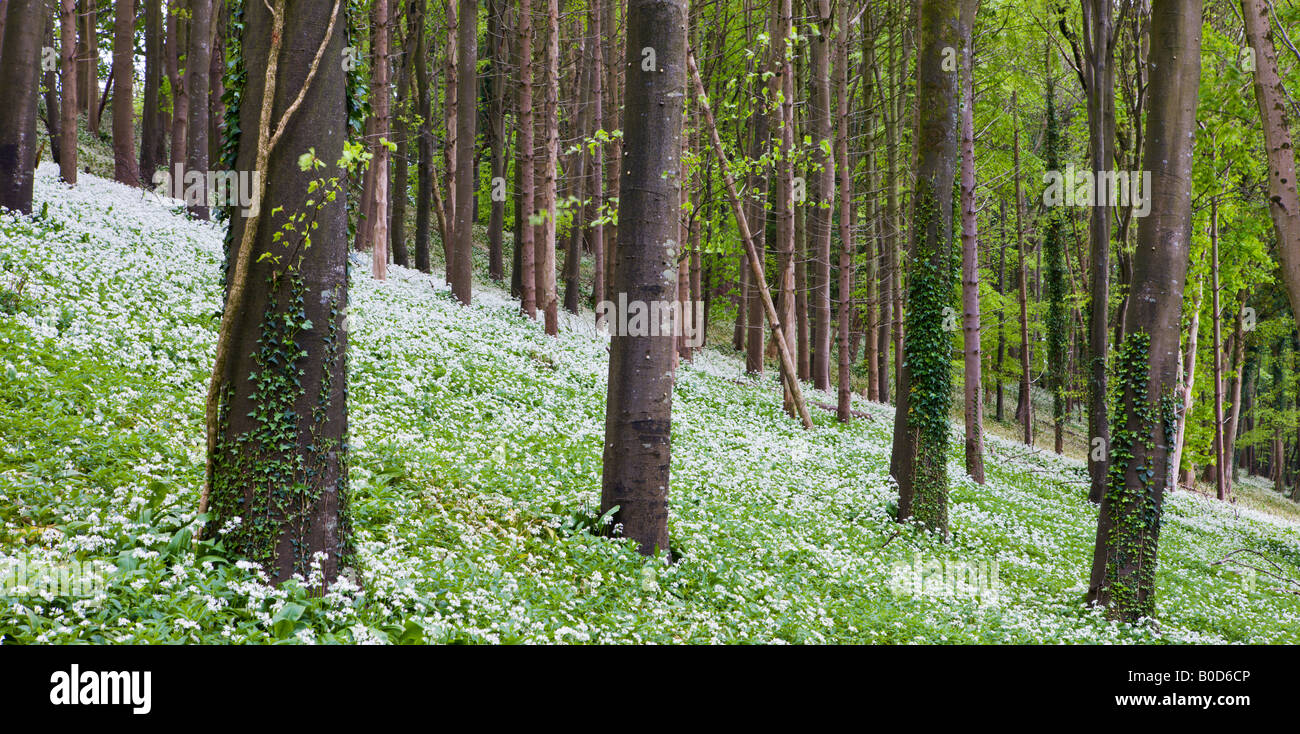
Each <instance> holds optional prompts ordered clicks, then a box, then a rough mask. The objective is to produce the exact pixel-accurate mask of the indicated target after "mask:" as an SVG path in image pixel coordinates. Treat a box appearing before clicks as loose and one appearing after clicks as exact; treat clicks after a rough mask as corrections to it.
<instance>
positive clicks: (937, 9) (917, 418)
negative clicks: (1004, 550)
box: [890, 0, 977, 537]
mask: <svg viewBox="0 0 1300 734" xmlns="http://www.w3.org/2000/svg"><path fill="white" fill-rule="evenodd" d="M976 3H977V0H921V5H920V16H919V18H920V21H919V24H918V30H919V38H918V40H917V50H918V53H919V55H918V57H917V58H918V60H919V61H918V64H917V68H916V88H917V92H916V108H917V117H916V137H915V139H917V140H924V141H927V144H925V145H918V146H917V150H916V166H915V168H916V188H915V193H914V194H913V198H912V217H911V219H912V222H913V225H912V245H911V250H912V252H911V262H912V270H911V272H910V273H909V274H908V293H907V303H908V308H907V313H906V318H907V328H906V332H905V334H904V338H903V351H904V355H905V356H904V360H903V369H902V370H901V371H900V374H899V381H898V409H897V413H896V417H895V419H894V450H893V459H892V461H891V466H890V471H891V473H892V474H893V476H894V479H895V480H897V482H898V489H899V498H898V520H899V521H900V522H901V521H904V520H908V519H913V518H914V519H915V520H916V521H917V522H919V523H920V524H922V525H925V526H927V527H929V528H931V529H932V530H934V531H936V532H937V533H939V535H940V536H941V537H946V536H947V535H948V463H947V456H948V432H949V428H950V424H949V409H950V406H951V404H952V392H951V391H952V365H951V363H952V357H951V355H952V335H951V333H949V331H948V330H947V329H945V328H944V326H945V324H944V322H945V321H946V315H945V313H944V310H945V308H949V305H948V304H949V302H950V301H951V293H952V276H951V273H952V267H951V266H952V259H953V255H954V253H953V245H952V234H953V226H952V223H953V218H952V214H953V188H954V186H953V185H954V183H955V179H956V170H955V165H956V162H957V160H958V147H959V137H960V136H959V131H958V122H957V121H958V119H959V115H960V112H961V109H960V108H961V95H960V91H959V89H958V87H957V74H955V73H953V72H954V71H955V69H944V65H945V61H944V59H945V56H948V55H949V54H951V51H952V49H962V48H965V47H966V44H969V43H970V34H971V25H970V23H973V22H974V17H975V6H976ZM968 19H969V20H968ZM945 49H947V51H945Z"/></svg>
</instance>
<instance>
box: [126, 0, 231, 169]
mask: <svg viewBox="0 0 1300 734" xmlns="http://www.w3.org/2000/svg"><path fill="white" fill-rule="evenodd" d="M209 9H210V8H209ZM113 86H114V87H116V88H117V89H116V90H115V91H114V92H113V178H115V179H117V180H118V181H121V182H122V183H124V184H126V185H128V186H139V185H140V167H139V164H138V163H137V162H136V158H135V94H134V91H135V1H134V0H117V5H116V8H115V10H114V16H113ZM146 116H147V113H146Z"/></svg>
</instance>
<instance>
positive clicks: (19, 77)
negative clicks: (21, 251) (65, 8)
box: [0, 0, 46, 214]
mask: <svg viewBox="0 0 1300 734" xmlns="http://www.w3.org/2000/svg"><path fill="white" fill-rule="evenodd" d="M8 11H9V12H8V20H7V21H6V22H5V28H4V34H5V35H4V57H3V58H2V59H0V207H4V208H7V209H13V210H14V211H19V212H23V213H24V214H30V213H31V211H32V178H33V174H34V173H35V170H36V97H37V93H38V91H39V89H40V87H39V81H38V80H39V78H40V73H41V31H42V27H41V24H42V22H43V20H44V19H45V17H46V16H45V13H44V11H43V8H42V3H41V2H40V1H39V0H9V8H8Z"/></svg>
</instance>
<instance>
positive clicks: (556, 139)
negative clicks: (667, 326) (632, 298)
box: [534, 0, 676, 336]
mask: <svg viewBox="0 0 1300 734" xmlns="http://www.w3.org/2000/svg"><path fill="white" fill-rule="evenodd" d="M637 54H638V58H640V49H637ZM543 59H544V61H543V64H542V67H543V69H542V70H543V73H544V75H545V85H546V86H545V101H544V103H543V105H542V109H543V113H542V121H543V124H544V126H545V133H544V134H545V137H546V144H545V149H546V153H545V155H546V159H545V160H544V161H543V163H542V182H543V184H542V195H541V204H540V206H539V209H540V210H541V211H540V215H541V217H542V223H541V234H542V237H541V241H540V242H535V243H534V247H535V249H536V257H535V265H536V268H537V309H538V310H539V311H541V312H542V315H543V317H544V319H545V327H546V333H547V334H548V335H550V336H555V335H556V334H558V333H559V303H558V298H557V294H556V289H555V224H556V222H555V215H556V204H557V201H556V184H557V183H558V179H557V176H558V170H557V169H558V165H559V152H560V117H559V115H560V6H559V0H547V2H546V48H545V52H544V53H543ZM673 220H674V222H675V221H676V217H674V218H673ZM615 267H616V269H617V265H616V266H615Z"/></svg>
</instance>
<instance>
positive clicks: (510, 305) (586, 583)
mask: <svg viewBox="0 0 1300 734" xmlns="http://www.w3.org/2000/svg"><path fill="white" fill-rule="evenodd" d="M36 199H37V204H36V214H35V216H34V217H33V218H30V219H28V218H19V217H16V216H13V215H10V214H3V215H0V520H2V521H3V522H2V526H0V563H2V564H3V565H0V572H5V571H6V570H7V571H8V572H9V574H10V579H11V582H10V583H7V584H5V585H4V586H3V587H0V639H2V640H3V642H72V641H85V642H96V643H99V642H218V643H219V642H321V643H324V642H345V643H353V642H357V643H372V642H391V643H409V642H503V643H507V642H596V643H609V642H656V643H675V642H692V643H695V642H790V643H822V642H866V643H871V642H888V643H913V642H915V643H945V642H947V643H983V642H1067V643H1073V642H1115V643H1129V642H1215V643H1220V642H1254V643H1265V642H1268V643H1276V642H1290V643H1294V642H1300V597H1297V596H1296V595H1294V594H1291V593H1287V592H1286V591H1285V590H1282V589H1280V588H1279V586H1281V584H1280V582H1274V581H1273V580H1271V579H1270V578H1268V577H1264V576H1260V577H1258V578H1254V577H1251V576H1250V575H1248V574H1246V573H1243V572H1242V571H1241V570H1240V569H1239V568H1235V567H1233V566H1231V565H1229V564H1218V565H1216V564H1215V562H1216V561H1218V560H1220V559H1222V558H1223V557H1224V556H1225V555H1226V554H1227V553H1229V552H1230V551H1232V550H1234V549H1238V548H1248V549H1251V550H1254V551H1257V552H1259V553H1261V554H1263V555H1264V556H1265V557H1266V558H1267V559H1268V561H1271V562H1272V563H1276V564H1277V567H1278V568H1280V569H1281V570H1282V572H1283V573H1285V574H1289V576H1290V577H1291V578H1296V577H1300V527H1298V526H1297V525H1296V524H1295V523H1294V522H1290V521H1286V520H1282V519H1279V518H1277V517H1274V516H1273V515H1268V514H1264V513H1262V512H1258V511H1253V510H1247V509H1244V508H1241V507H1233V506H1228V505H1225V504H1223V503H1218V502H1214V501H1211V500H1206V499H1203V498H1200V497H1199V496H1196V495H1190V494H1187V493H1177V494H1174V495H1171V496H1170V497H1169V498H1168V501H1167V502H1166V509H1167V511H1166V514H1165V523H1164V526H1163V530H1162V533H1161V543H1160V567H1159V572H1158V622H1154V623H1153V622H1147V623H1144V624H1142V625H1139V626H1136V627H1129V626H1126V625H1117V624H1114V623H1110V622H1107V621H1105V620H1104V619H1103V618H1102V617H1101V615H1099V614H1098V613H1097V612H1096V611H1094V610H1089V609H1087V608H1086V607H1085V606H1084V604H1083V602H1082V597H1083V594H1084V591H1085V589H1086V583H1087V573H1088V567H1089V564H1090V561H1091V553H1092V546H1093V542H1094V539H1095V532H1096V530H1095V528H1096V509H1095V507H1093V506H1091V505H1089V503H1088V502H1087V501H1086V499H1085V497H1084V495H1085V492H1086V485H1085V484H1084V478H1085V475H1084V472H1083V467H1082V465H1080V464H1079V463H1078V462H1076V461H1072V460H1067V459H1061V458H1057V457H1055V456H1052V455H1050V454H1048V453H1043V452H1035V451H1033V450H1030V449H1028V448H1026V447H1024V446H1021V445H1019V444H1015V443H1010V442H1005V441H1002V440H1000V439H996V438H992V437H990V438H989V439H988V440H989V444H990V445H989V447H988V448H989V461H988V463H989V473H990V476H989V481H988V484H987V485H986V486H984V487H979V486H976V485H974V484H973V483H971V482H970V481H969V480H967V479H965V478H964V476H963V471H962V469H961V466H962V464H961V458H960V454H959V452H960V450H961V443H960V440H959V433H960V432H959V431H958V432H957V434H956V435H955V438H954V441H953V444H952V453H951V454H950V457H949V461H950V463H949V467H950V469H949V471H950V474H951V475H952V476H953V477H961V478H960V479H955V480H954V482H953V489H952V528H953V537H952V538H951V542H949V543H943V542H940V539H938V538H936V537H933V536H931V535H930V534H928V533H925V532H923V531H919V530H916V529H914V528H912V527H910V526H900V525H898V524H897V523H895V522H893V521H892V519H891V517H890V514H889V513H890V512H891V503H892V502H893V500H894V495H895V489H894V487H893V484H892V481H891V480H890V478H889V476H888V464H889V445H890V436H891V421H892V417H893V415H892V409H890V408H889V407H887V406H880V405H873V404H869V403H866V402H865V401H863V402H861V403H860V404H859V405H857V406H856V407H857V408H859V409H860V410H863V411H866V412H867V413H868V414H869V415H870V418H869V419H863V420H857V421H855V422H854V423H852V424H851V425H848V426H842V425H839V424H837V423H836V422H835V421H834V416H833V414H831V413H829V412H826V411H824V410H820V409H814V413H815V415H814V418H815V420H816V422H817V425H816V427H815V428H814V429H813V430H811V431H804V430H802V429H801V428H799V427H798V425H797V424H796V423H795V422H793V421H791V420H790V419H788V418H787V417H785V416H784V414H783V413H782V411H781V405H780V395H779V393H778V392H777V387H776V382H775V380H774V379H773V378H772V377H771V376H770V375H769V376H768V377H767V378H766V379H762V380H749V379H747V378H745V377H744V376H743V374H742V369H741V363H740V362H738V361H737V360H736V359H734V358H732V357H730V356H726V355H722V354H718V353H715V352H711V351H706V352H704V353H703V354H701V355H700V356H699V357H698V358H697V359H696V361H695V363H694V364H692V365H684V366H683V367H682V368H681V369H680V371H679V373H678V375H679V378H678V385H677V392H676V394H675V398H674V416H673V417H674V435H673V477H672V489H671V497H670V501H671V515H670V519H669V532H670V535H671V538H672V545H673V551H674V557H675V558H676V560H675V562H673V563H667V562H665V561H664V560H663V559H661V560H659V561H647V560H645V559H643V558H641V557H640V556H638V555H637V554H636V553H634V552H633V551H632V550H631V548H630V545H629V544H628V543H626V542H620V541H615V540H610V539H606V538H603V537H599V533H598V531H597V528H598V526H599V519H598V518H597V515H598V510H597V509H596V508H597V507H598V506H599V492H600V465H601V442H602V433H603V420H604V391H605V376H606V369H607V359H608V352H607V347H608V338H607V337H604V336H602V335H600V334H597V333H596V332H595V330H594V329H593V328H592V326H591V325H589V324H588V323H587V322H586V320H585V319H578V318H577V317H568V318H566V320H565V323H564V325H563V326H564V328H562V330H561V334H560V336H559V338H549V337H547V336H545V335H544V334H542V332H541V330H540V329H539V328H538V326H537V325H536V324H535V323H532V322H530V321H528V320H527V319H525V318H523V317H521V316H519V315H518V313H517V306H516V305H515V304H514V302H512V301H511V300H510V299H509V298H508V297H506V296H503V295H501V293H500V292H499V291H497V290H494V289H492V288H490V287H485V286H483V285H479V286H478V289H477V291H476V294H475V304H474V305H473V306H472V307H469V308H465V307H462V306H460V305H458V304H457V303H456V302H455V301H453V300H452V299H451V298H450V295H449V292H448V290H447V288H446V287H445V286H444V284H443V282H442V279H441V277H438V276H433V277H431V276H426V275H422V274H420V273H417V272H414V271H409V270H406V269H402V268H394V269H392V270H391V271H390V273H391V274H392V277H391V279H390V280H389V281H388V282H386V283H378V282H375V281H373V280H372V279H371V278H370V277H369V275H368V269H367V268H365V267H354V268H353V274H352V291H351V298H352V305H351V308H350V309H349V313H348V328H349V329H350V333H351V337H352V341H351V345H352V349H351V353H350V356H349V377H348V379H349V385H348V390H349V405H348V408H349V419H350V422H351V434H350V444H351V447H352V461H353V466H352V474H351V477H350V484H351V491H352V493H353V508H354V512H355V527H356V532H357V538H356V540H357V548H358V553H357V558H356V561H355V564H354V567H353V568H351V569H349V570H348V572H347V573H346V574H345V576H344V577H343V578H341V579H340V581H339V583H337V584H336V585H335V586H334V587H333V588H332V590H331V591H330V592H329V593H327V594H326V595H325V596H324V597H314V596H312V595H311V594H309V593H307V592H306V591H305V589H306V588H307V586H308V583H309V582H310V580H304V583H301V584H300V583H295V582H290V583H288V584H285V585H283V586H281V587H278V588H277V587H272V586H269V585H267V584H266V583H265V582H264V577H263V576H261V572H260V571H259V570H258V569H256V568H254V567H252V566H251V564H248V563H247V562H245V561H242V560H240V559H238V558H231V557H228V555H227V554H226V553H225V551H224V548H223V547H222V546H221V544H220V542H219V541H215V542H214V541H204V542H202V543H197V544H196V543H193V542H192V541H191V534H192V527H193V525H194V523H195V518H196V511H197V510H196V505H197V495H198V488H199V484H200V479H201V473H202V466H203V452H202V406H203V398H204V394H205V391H204V388H205V384H206V380H207V377H208V371H209V369H210V362H211V358H212V352H213V348H214V343H215V338H214V337H215V329H216V323H217V321H216V318H215V314H216V312H217V309H218V307H219V285H218V266H219V263H220V242H221V236H222V230H221V228H220V226H219V225H216V224H208V223H201V222H194V221H189V220H187V219H186V218H185V217H184V216H182V215H179V214H177V213H176V212H175V211H173V210H171V209H169V208H167V207H166V206H165V205H164V204H163V203H161V202H158V201H157V200H155V199H154V198H153V197H151V196H149V195H142V194H141V193H140V192H139V191H138V190H131V189H127V188H124V187H121V186H119V185H117V184H114V183H111V182H107V181H104V180H101V179H98V178H95V177H92V176H84V177H83V178H82V181H81V183H80V184H79V185H78V186H77V187H76V188H75V189H74V190H69V189H68V188H67V187H65V186H63V185H61V184H59V183H57V181H56V178H55V170H54V168H53V167H52V166H50V165H48V164H47V165H43V166H42V167H41V169H40V170H39V172H38V175H37V193H36ZM813 397H815V398H816V399H818V400H820V401H821V402H826V403H833V402H834V398H833V396H830V395H819V394H814V395H813ZM71 562H75V563H77V564H79V566H78V567H79V568H81V569H92V571H91V575H92V577H93V578H94V579H95V580H96V581H97V586H96V588H95V592H94V593H93V594H80V595H77V594H67V595H62V596H61V595H59V593H58V590H57V589H54V590H51V589H50V588H49V587H48V585H47V586H46V587H45V588H40V589H33V588H28V587H23V586H21V585H18V584H15V583H12V578H13V574H12V570H13V569H14V568H16V567H17V566H18V564H20V563H27V564H37V565H39V564H60V563H63V564H66V563H71ZM1267 567H1268V568H1273V567H1272V566H1267ZM954 568H955V569H958V572H951V570H952V569H954ZM961 569H966V570H970V569H980V570H981V574H982V575H981V576H980V577H979V580H980V583H978V584H977V583H963V582H959V578H958V576H959V573H960V571H961ZM964 578H967V579H969V578H970V577H969V576H967V577H964Z"/></svg>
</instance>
